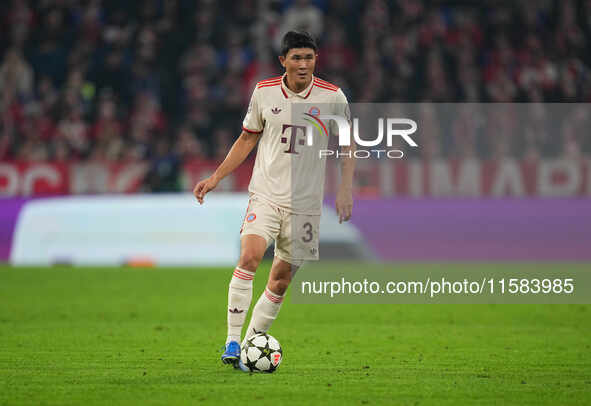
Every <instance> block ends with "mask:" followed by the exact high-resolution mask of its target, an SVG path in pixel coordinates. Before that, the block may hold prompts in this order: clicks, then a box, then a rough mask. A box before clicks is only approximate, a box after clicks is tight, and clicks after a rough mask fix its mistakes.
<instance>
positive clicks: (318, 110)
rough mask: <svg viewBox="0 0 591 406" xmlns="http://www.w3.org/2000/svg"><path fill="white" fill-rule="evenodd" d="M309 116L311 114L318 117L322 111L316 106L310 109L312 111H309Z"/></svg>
mask: <svg viewBox="0 0 591 406" xmlns="http://www.w3.org/2000/svg"><path fill="white" fill-rule="evenodd" d="M308 114H310V115H311V116H314V117H317V116H319V115H320V109H319V108H318V107H316V106H314V107H310V110H308Z"/></svg>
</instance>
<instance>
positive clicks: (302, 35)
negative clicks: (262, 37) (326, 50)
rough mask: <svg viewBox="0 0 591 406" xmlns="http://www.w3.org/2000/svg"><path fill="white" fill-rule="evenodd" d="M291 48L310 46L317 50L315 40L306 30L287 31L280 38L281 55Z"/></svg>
mask: <svg viewBox="0 0 591 406" xmlns="http://www.w3.org/2000/svg"><path fill="white" fill-rule="evenodd" d="M292 48H312V49H313V50H314V52H316V51H318V46H317V45H316V41H315V40H314V38H312V36H311V35H310V34H308V33H307V32H306V31H289V32H288V33H287V34H285V35H284V36H283V39H282V40H281V55H283V56H285V55H287V53H288V52H289V50H290V49H292Z"/></svg>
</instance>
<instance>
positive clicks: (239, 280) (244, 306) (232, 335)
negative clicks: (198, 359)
mask: <svg viewBox="0 0 591 406" xmlns="http://www.w3.org/2000/svg"><path fill="white" fill-rule="evenodd" d="M266 249H267V240H266V239H265V238H263V237H261V236H260V235H256V234H246V235H244V236H242V238H241V239H240V259H239V261H238V266H236V268H235V269H234V272H233V274H232V279H231V280H230V286H229V288H228V336H227V339H226V346H225V351H224V353H223V354H222V362H223V363H225V364H236V363H237V362H238V358H239V357H240V335H241V332H242V326H243V325H244V321H245V319H246V314H247V313H248V309H249V308H250V302H251V300H252V280H253V278H254V274H255V272H256V269H257V268H258V266H259V264H260V262H261V260H262V259H263V255H264V254H265V250H266Z"/></svg>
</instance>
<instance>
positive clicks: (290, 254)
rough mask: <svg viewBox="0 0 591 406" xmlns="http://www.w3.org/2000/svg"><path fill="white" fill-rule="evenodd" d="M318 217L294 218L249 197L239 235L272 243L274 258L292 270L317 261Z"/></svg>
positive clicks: (303, 215) (264, 202)
mask: <svg viewBox="0 0 591 406" xmlns="http://www.w3.org/2000/svg"><path fill="white" fill-rule="evenodd" d="M319 227H320V216H319V215H307V214H294V213H290V212H288V211H287V210H285V209H283V208H281V207H279V206H276V205H274V204H272V203H270V202H268V201H267V200H265V199H263V198H261V197H259V196H257V195H254V194H252V195H251V196H250V199H249V202H248V207H247V208H246V214H245V216H244V221H243V222H242V228H241V229H240V235H241V236H244V235H247V234H256V235H259V236H261V237H263V238H264V239H265V240H266V241H267V247H269V245H270V244H271V242H272V241H275V256H276V257H279V259H282V260H284V261H285V262H289V263H290V264H292V265H295V266H301V265H302V264H303V263H304V261H317V260H318V230H319Z"/></svg>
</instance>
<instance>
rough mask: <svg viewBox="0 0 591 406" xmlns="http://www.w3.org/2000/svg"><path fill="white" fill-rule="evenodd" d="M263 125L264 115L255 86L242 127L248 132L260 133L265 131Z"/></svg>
mask: <svg viewBox="0 0 591 406" xmlns="http://www.w3.org/2000/svg"><path fill="white" fill-rule="evenodd" d="M263 127H264V123H263V116H262V114H261V110H260V108H259V103H258V90H257V89H256V88H255V89H254V91H253V92H252V96H251V97H250V103H249V104H248V110H247V111H246V116H245V117H244V121H242V129H243V130H244V131H246V132H248V133H253V134H260V133H262V132H263Z"/></svg>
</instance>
